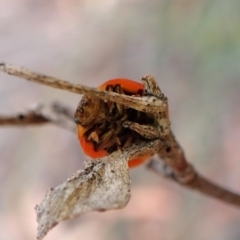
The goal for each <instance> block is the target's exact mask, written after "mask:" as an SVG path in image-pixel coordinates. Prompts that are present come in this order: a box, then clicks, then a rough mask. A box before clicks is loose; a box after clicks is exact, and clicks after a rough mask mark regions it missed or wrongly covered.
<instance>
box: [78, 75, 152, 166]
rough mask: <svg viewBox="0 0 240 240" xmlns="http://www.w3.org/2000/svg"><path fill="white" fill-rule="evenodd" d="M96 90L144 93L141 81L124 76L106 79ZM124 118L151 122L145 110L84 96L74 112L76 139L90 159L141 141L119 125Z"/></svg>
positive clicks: (141, 160) (140, 160) (142, 159)
mask: <svg viewBox="0 0 240 240" xmlns="http://www.w3.org/2000/svg"><path fill="white" fill-rule="evenodd" d="M99 89H101V90H107V91H113V92H117V93H120V94H126V95H131V96H133V95H134V96H142V95H143V93H144V88H143V85H142V84H141V83H138V82H135V81H132V80H129V79H124V78H117V79H112V80H109V81H107V82H105V83H104V84H102V85H101V86H99ZM126 120H128V121H132V122H138V123H140V124H152V123H153V121H154V120H153V118H152V117H151V116H150V115H148V114H147V113H143V112H140V111H137V110H135V109H131V108H127V107H125V106H123V105H121V104H118V103H114V102H111V101H104V100H101V99H99V98H97V97H93V96H87V95H84V96H83V98H82V100H81V101H80V103H79V105H78V107H77V110H76V112H75V122H76V123H77V129H78V138H79V141H80V144H81V146H82V149H83V151H84V153H85V154H86V155H88V156H89V157H91V158H100V157H104V156H107V155H108V154H110V153H112V152H113V151H115V150H117V149H119V148H120V149H121V148H123V147H127V146H130V145H131V144H133V143H137V142H138V141H140V140H143V137H142V136H140V135H139V134H138V133H136V132H134V131H133V130H130V129H126V128H124V127H122V125H123V123H124V122H125V121H126ZM149 158H150V156H143V157H140V158H136V159H131V160H130V161H129V162H128V165H129V167H130V168H132V167H136V166H138V165H140V164H142V163H144V162H145V161H146V160H148V159H149Z"/></svg>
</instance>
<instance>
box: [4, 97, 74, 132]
mask: <svg viewBox="0 0 240 240" xmlns="http://www.w3.org/2000/svg"><path fill="white" fill-rule="evenodd" d="M46 123H51V124H54V125H57V126H59V127H62V128H64V129H67V130H69V131H72V132H76V126H75V123H74V119H73V111H72V110H71V109H70V108H69V107H66V106H64V105H62V104H60V103H56V102H55V103H53V104H51V105H49V106H46V105H41V104H37V105H35V106H34V107H31V109H30V110H27V111H25V112H22V113H19V114H11V115H8V116H5V115H2V116H1V115H0V126H31V125H42V124H46Z"/></svg>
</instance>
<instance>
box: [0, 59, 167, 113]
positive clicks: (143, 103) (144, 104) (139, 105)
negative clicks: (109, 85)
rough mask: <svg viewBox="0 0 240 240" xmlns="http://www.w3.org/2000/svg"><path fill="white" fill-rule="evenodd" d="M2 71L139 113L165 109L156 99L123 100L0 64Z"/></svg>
mask: <svg viewBox="0 0 240 240" xmlns="http://www.w3.org/2000/svg"><path fill="white" fill-rule="evenodd" d="M0 71H2V72H4V73H7V74H9V75H13V76H16V77H20V78H23V79H26V80H29V81H32V82H36V83H39V84H43V85H46V86H49V87H53V88H57V89H61V90H66V91H69V92H73V93H77V94H88V95H93V96H96V97H99V98H101V99H105V100H109V101H113V102H117V103H120V104H123V105H125V106H130V107H131V108H134V109H136V110H138V111H143V109H144V110H145V111H148V112H156V111H157V110H161V109H164V108H165V106H164V105H165V102H164V101H158V102H156V101H155V99H154V97H150V98H149V97H147V98H145V97H132V96H125V97H124V98H122V95H121V94H118V93H115V92H108V91H102V90H99V89H97V88H91V87H87V86H83V85H80V84H74V83H70V82H67V81H63V80H61V79H58V78H54V77H50V76H47V75H43V74H38V73H35V72H32V71H29V70H27V69H24V68H22V67H17V66H14V65H11V64H6V63H1V62H0ZM146 109H147V110H146Z"/></svg>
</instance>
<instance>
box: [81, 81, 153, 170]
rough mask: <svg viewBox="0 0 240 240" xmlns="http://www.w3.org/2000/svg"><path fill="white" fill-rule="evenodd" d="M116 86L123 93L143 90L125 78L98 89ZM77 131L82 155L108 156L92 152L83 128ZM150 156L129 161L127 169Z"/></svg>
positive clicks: (140, 86)
mask: <svg viewBox="0 0 240 240" xmlns="http://www.w3.org/2000/svg"><path fill="white" fill-rule="evenodd" d="M116 84H120V85H121V87H122V89H123V90H125V91H128V92H129V93H133V94H135V93H137V91H138V90H143V89H144V88H143V85H142V84H141V83H138V82H135V81H132V80H129V79H125V78H116V79H112V80H109V81H107V82H105V83H103V84H102V85H101V86H99V87H98V88H99V89H101V90H105V89H106V86H107V85H116ZM77 129H78V138H79V141H80V144H81V146H82V149H83V151H84V153H85V154H86V155H87V156H89V157H91V158H101V157H105V156H107V155H109V153H108V152H107V151H105V150H103V149H102V150H99V151H95V150H94V146H93V144H92V143H91V142H87V141H86V139H85V138H84V137H83V135H84V133H85V131H86V129H85V127H82V126H81V125H77ZM150 157H151V156H143V157H140V158H135V159H131V160H130V161H129V162H128V166H129V168H132V167H136V166H138V165H141V164H142V163H144V162H145V161H146V160H148V159H149V158H150Z"/></svg>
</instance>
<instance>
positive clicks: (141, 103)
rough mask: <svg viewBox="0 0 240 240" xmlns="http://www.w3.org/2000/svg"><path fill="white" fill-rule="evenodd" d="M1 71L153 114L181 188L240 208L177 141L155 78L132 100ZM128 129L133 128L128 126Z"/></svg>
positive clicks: (6, 68)
mask: <svg viewBox="0 0 240 240" xmlns="http://www.w3.org/2000/svg"><path fill="white" fill-rule="evenodd" d="M0 70H1V71H3V72H5V73H8V74H10V75H15V76H19V77H22V78H25V79H27V80H31V81H34V82H37V83H40V84H44V85H47V86H51V87H54V88H58V89H63V90H68V91H70V92H74V93H81V94H88V95H94V96H95V97H99V98H101V99H106V100H110V101H114V102H118V103H120V104H123V105H125V106H127V107H131V108H134V109H136V110H139V111H143V112H147V113H151V114H153V115H154V117H155V120H156V123H155V126H154V127H155V130H153V131H156V132H155V133H153V136H158V140H155V143H157V144H159V146H158V147H159V148H158V151H157V152H158V155H159V157H160V158H161V159H162V160H163V162H164V164H165V165H166V166H168V167H169V168H170V169H171V171H172V175H173V176H174V179H175V181H177V182H178V183H180V184H181V185H184V186H187V187H190V188H192V189H195V190H198V191H200V192H202V193H204V194H207V195H209V196H212V197H215V198H217V199H220V200H222V201H225V202H228V203H231V204H234V205H237V206H238V207H240V195H238V194H234V193H232V192H231V191H228V190H226V189H224V188H221V187H219V186H217V185H215V184H213V183H211V182H210V181H208V180H206V179H205V178H203V177H201V176H200V175H198V173H197V172H196V171H195V170H194V169H193V167H192V166H191V165H190V164H189V163H188V162H187V160H186V158H185V156H184V153H183V150H182V148H181V146H180V145H179V144H178V142H177V141H176V139H175V137H174V135H173V133H172V132H171V129H170V121H169V118H168V103H167V98H166V97H164V95H163V94H162V92H161V90H160V88H159V87H158V86H157V84H156V82H155V79H154V77H153V76H146V77H144V78H143V79H142V81H143V83H144V87H145V95H144V96H143V97H132V96H126V95H121V94H117V93H113V92H107V91H101V90H98V89H95V88H89V87H85V86H82V85H78V84H72V83H69V82H66V81H62V80H59V79H56V78H52V77H48V76H45V75H41V74H36V73H33V72H31V71H28V70H25V69H23V68H19V67H15V66H12V65H9V64H4V63H0ZM125 127H129V125H128V123H127V125H126V126H125ZM129 128H132V129H134V128H136V131H137V132H139V133H140V134H142V135H143V136H145V137H146V136H148V137H149V136H150V137H149V138H151V134H150V133H149V131H150V132H151V128H140V130H139V126H136V125H135V126H134V124H132V125H131V126H130V127H129ZM137 128H138V129H137ZM154 134H155V135H154ZM156 141H157V142H156ZM155 150H156V149H155ZM150 152H151V151H150ZM138 154H140V155H141V154H142V155H144V153H143V148H142V149H141V150H139V152H138Z"/></svg>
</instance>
